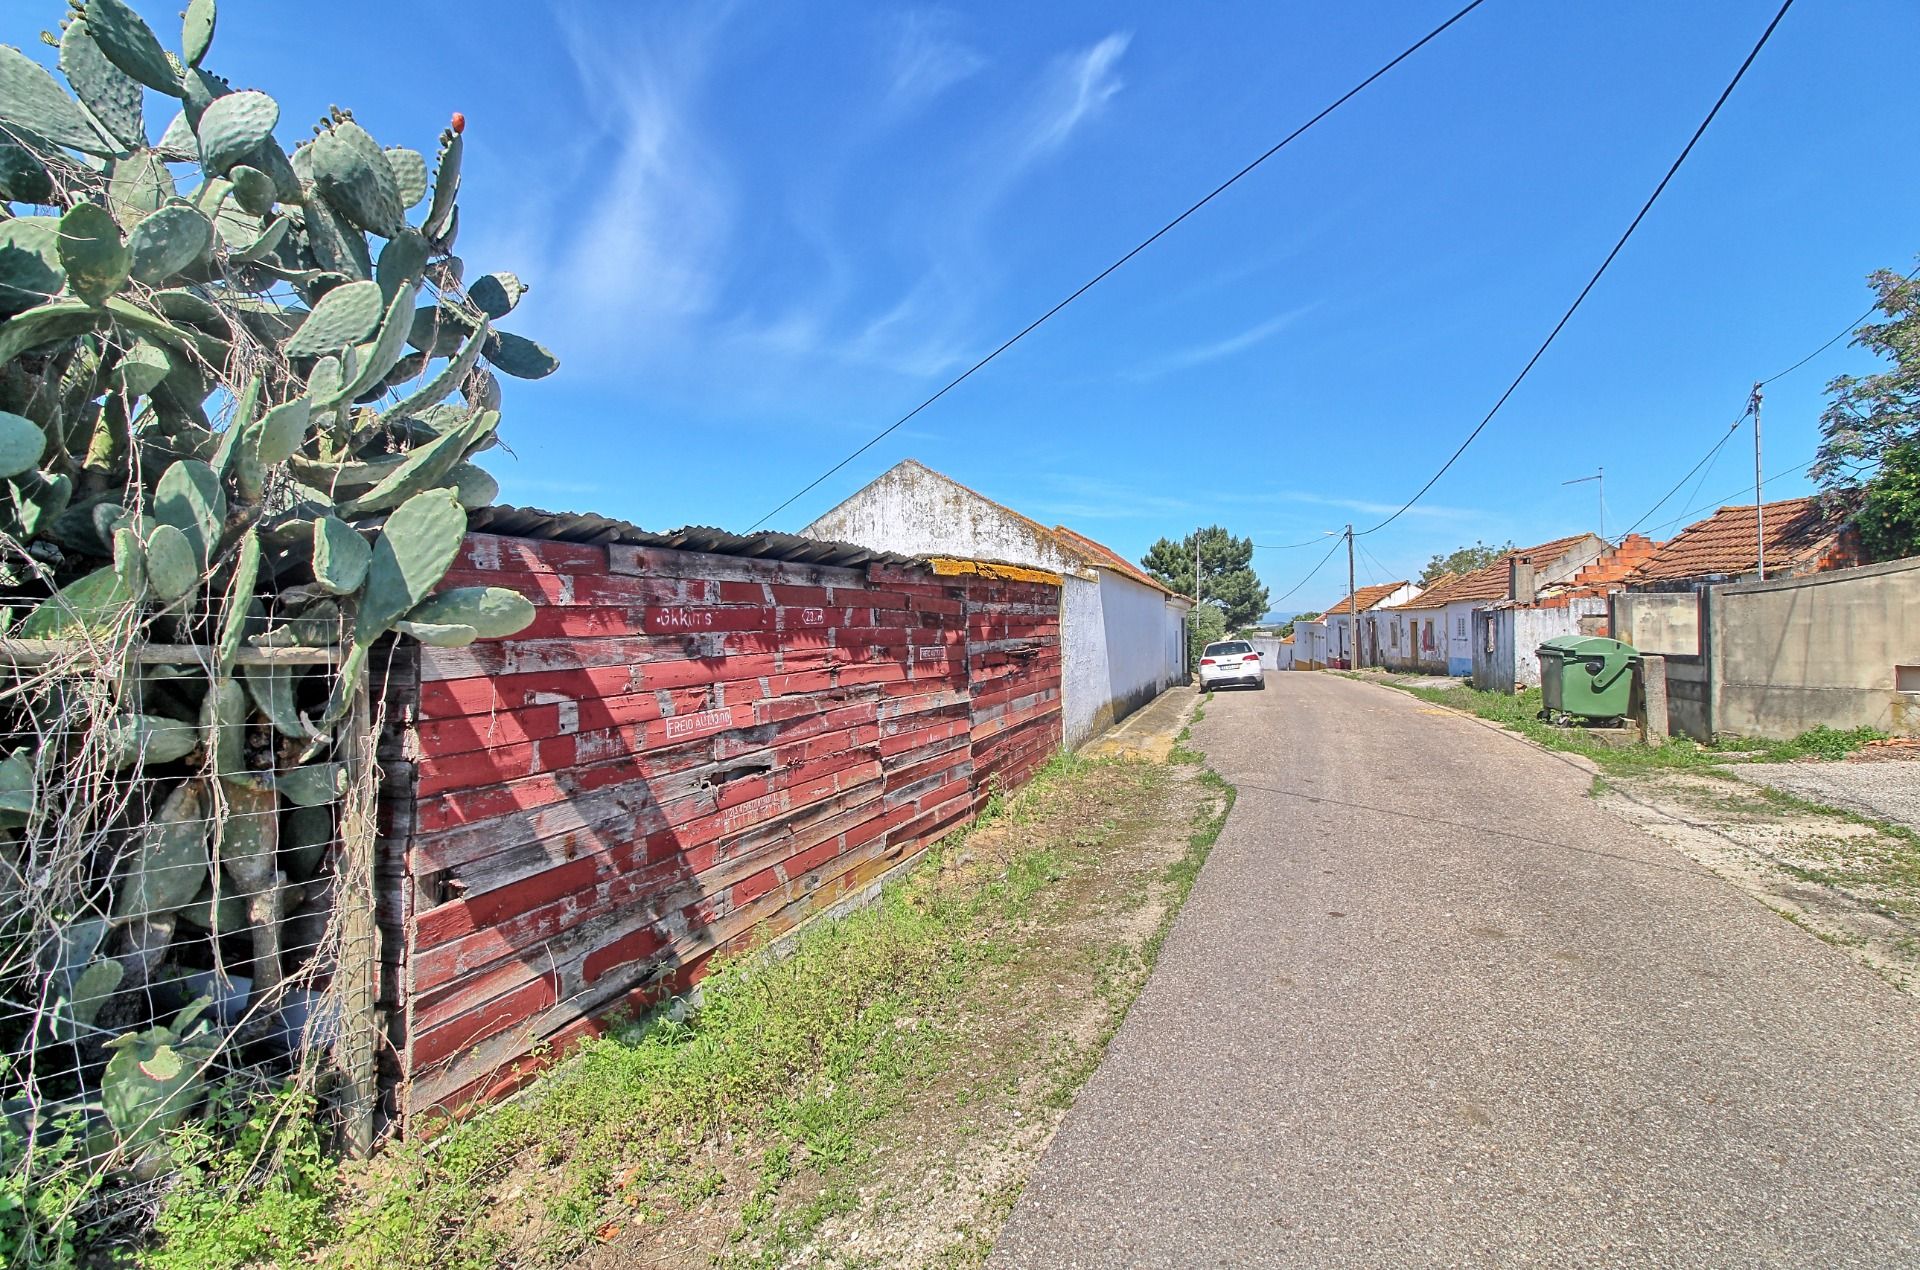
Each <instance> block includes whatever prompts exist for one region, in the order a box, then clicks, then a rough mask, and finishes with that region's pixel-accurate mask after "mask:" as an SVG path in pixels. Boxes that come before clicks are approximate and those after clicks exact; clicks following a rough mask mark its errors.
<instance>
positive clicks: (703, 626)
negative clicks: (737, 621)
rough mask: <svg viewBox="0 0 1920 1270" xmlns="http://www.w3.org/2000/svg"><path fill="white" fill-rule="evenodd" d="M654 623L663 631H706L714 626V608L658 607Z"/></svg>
mask: <svg viewBox="0 0 1920 1270" xmlns="http://www.w3.org/2000/svg"><path fill="white" fill-rule="evenodd" d="M653 624H654V625H655V626H656V627H658V628H659V629H661V630H663V631H704V630H711V629H712V628H713V610H712V609H656V610H654V617H653Z"/></svg>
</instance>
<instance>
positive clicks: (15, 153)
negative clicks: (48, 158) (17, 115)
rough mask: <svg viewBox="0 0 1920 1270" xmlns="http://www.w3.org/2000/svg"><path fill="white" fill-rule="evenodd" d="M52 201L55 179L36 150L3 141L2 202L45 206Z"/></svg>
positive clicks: (0, 163)
mask: <svg viewBox="0 0 1920 1270" xmlns="http://www.w3.org/2000/svg"><path fill="white" fill-rule="evenodd" d="M52 198H53V177H52V175H51V174H50V173H48V171H47V165H46V164H44V163H42V162H40V159H39V157H38V156H37V155H35V154H34V152H33V151H31V150H29V149H27V148H26V147H25V146H23V145H19V144H17V143H16V142H13V141H7V140H4V139H0V200H5V201H6V202H9V203H40V204H45V203H47V202H48V201H49V200H51V199H52Z"/></svg>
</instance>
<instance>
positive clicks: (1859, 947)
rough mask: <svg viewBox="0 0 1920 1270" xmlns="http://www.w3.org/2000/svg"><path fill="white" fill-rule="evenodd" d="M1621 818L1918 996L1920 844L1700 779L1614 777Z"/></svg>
mask: <svg viewBox="0 0 1920 1270" xmlns="http://www.w3.org/2000/svg"><path fill="white" fill-rule="evenodd" d="M1596 796H1597V797H1598V798H1599V799H1600V800H1601V802H1602V804H1603V805H1604V806H1606V807H1607V808H1608V809H1609V810H1611V811H1613V812H1614V813H1615V814H1617V815H1619V816H1621V817H1623V818H1624V819H1627V820H1629V821H1631V822H1633V823H1634V824H1635V825H1637V826H1639V827H1640V828H1641V829H1644V830H1645V831H1646V832H1648V833H1650V834H1652V835H1653V836H1654V837H1656V838H1658V839H1660V840H1661V841H1663V842H1666V843H1668V844H1670V845H1672V846H1674V847H1676V848H1678V849H1679V850H1680V851H1682V852H1684V853H1685V854H1686V855H1687V856H1689V857H1690V858H1692V859H1693V860H1694V861H1696V862H1697V863H1699V864H1701V865H1703V866H1705V867H1706V868H1708V869H1711V870H1712V871H1713V872H1715V873H1717V874H1719V875H1720V876H1721V877H1723V878H1726V879H1727V880H1728V881H1730V882H1732V883H1734V884H1735V885H1737V886H1739V887H1740V888H1741V889H1743V890H1745V891H1747V892H1748V893H1749V894H1751V895H1752V896H1754V897H1755V898H1756V899H1758V900H1759V901H1760V902H1761V903H1763V904H1765V905H1767V906H1768V907H1769V908H1771V909H1773V910H1774V911H1775V912H1777V913H1779V914H1780V915H1781V916H1783V917H1785V918H1787V919H1788V920H1789V921H1792V922H1794V923H1796V924H1797V925H1799V926H1802V927H1804V928H1805V929H1806V930H1808V931H1809V932H1811V933H1812V934H1814V935H1816V936H1818V937H1819V938H1821V939H1823V940H1825V941H1826V942H1827V943H1829V944H1832V945H1834V946H1835V947H1838V948H1842V949H1845V950H1846V951H1847V952H1849V953H1850V954H1852V955H1853V956H1854V957H1855V958H1857V959H1858V960H1860V961H1861V962H1862V963H1864V964H1865V965H1867V966H1869V967H1871V968H1872V969H1873V970H1874V971H1876V972H1877V973H1879V974H1880V975H1881V976H1883V977H1884V978H1886V979H1887V980H1888V981H1889V982H1891V983H1893V984H1894V985H1895V986H1896V987H1899V988H1900V989H1902V990H1903V991H1906V992H1909V993H1912V994H1914V995H1916V996H1920V838H1916V836H1915V835H1913V834H1912V833H1910V832H1907V831H1904V830H1901V829H1899V828H1897V827H1890V826H1886V825H1883V824H1879V823H1876V822H1873V821H1870V820H1867V819H1864V818H1862V817H1859V816H1854V815H1851V814H1849V813H1846V812H1841V811H1835V810H1833V809H1830V808H1826V807H1821V806H1818V805H1815V804H1812V803H1808V802H1805V801H1802V800H1801V799H1798V798H1795V797H1792V796H1791V795H1786V794H1782V793H1779V792H1777V791H1774V790H1770V789H1761V788H1756V787H1754V786H1752V785H1748V784H1745V783H1743V782H1741V781H1738V780H1735V779H1733V778H1731V777H1728V776H1725V775H1721V774H1714V773H1710V772H1702V771H1699V770H1691V771H1689V770H1666V771H1652V772H1647V773H1639V774H1635V775H1633V776H1631V777H1620V776H1609V777H1607V778H1606V779H1605V781H1604V782H1602V783H1601V785H1600V786H1598V787H1597V788H1596Z"/></svg>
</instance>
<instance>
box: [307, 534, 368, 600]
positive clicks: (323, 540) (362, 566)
mask: <svg viewBox="0 0 1920 1270" xmlns="http://www.w3.org/2000/svg"><path fill="white" fill-rule="evenodd" d="M372 558H373V548H371V547H369V546H368V545H367V540H366V539H365V538H362V537H361V536H360V534H359V532H358V531H357V530H355V529H354V527H353V526H352V525H349V524H348V523H347V522H346V521H344V520H341V519H340V518H339V517H338V516H322V517H320V518H319V519H318V520H316V521H314V522H313V580H314V581H315V582H316V583H318V584H319V585H320V587H321V588H322V589H323V590H327V591H331V592H333V593H334V594H335V595H350V594H352V593H353V592H355V591H357V590H359V589H360V584H361V583H362V582H364V581H365V580H366V577H367V565H368V563H369V562H370V561H371V560H372Z"/></svg>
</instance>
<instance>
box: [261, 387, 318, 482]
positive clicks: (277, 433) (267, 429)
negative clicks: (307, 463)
mask: <svg viewBox="0 0 1920 1270" xmlns="http://www.w3.org/2000/svg"><path fill="white" fill-rule="evenodd" d="M312 416H313V403H312V402H311V401H309V400H308V399H307V398H305V397H295V398H294V399H293V400H292V401H289V402H285V403H284V404H282V405H278V406H275V407H274V408H273V409H271V410H269V411H267V413H266V414H265V415H264V416H263V417H262V418H261V420H260V424H259V427H258V428H257V429H256V431H255V439H254V443H253V445H254V454H255V457H256V458H258V460H259V461H260V462H261V463H263V464H265V465H266V466H268V467H272V466H273V465H274V464H276V463H285V462H286V461H287V460H288V459H290V458H292V457H293V455H294V453H295V452H296V451H298V450H299V448H300V443H301V442H302V441H304V440H306V437H307V427H308V423H309V421H310V420H311V418H312Z"/></svg>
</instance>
